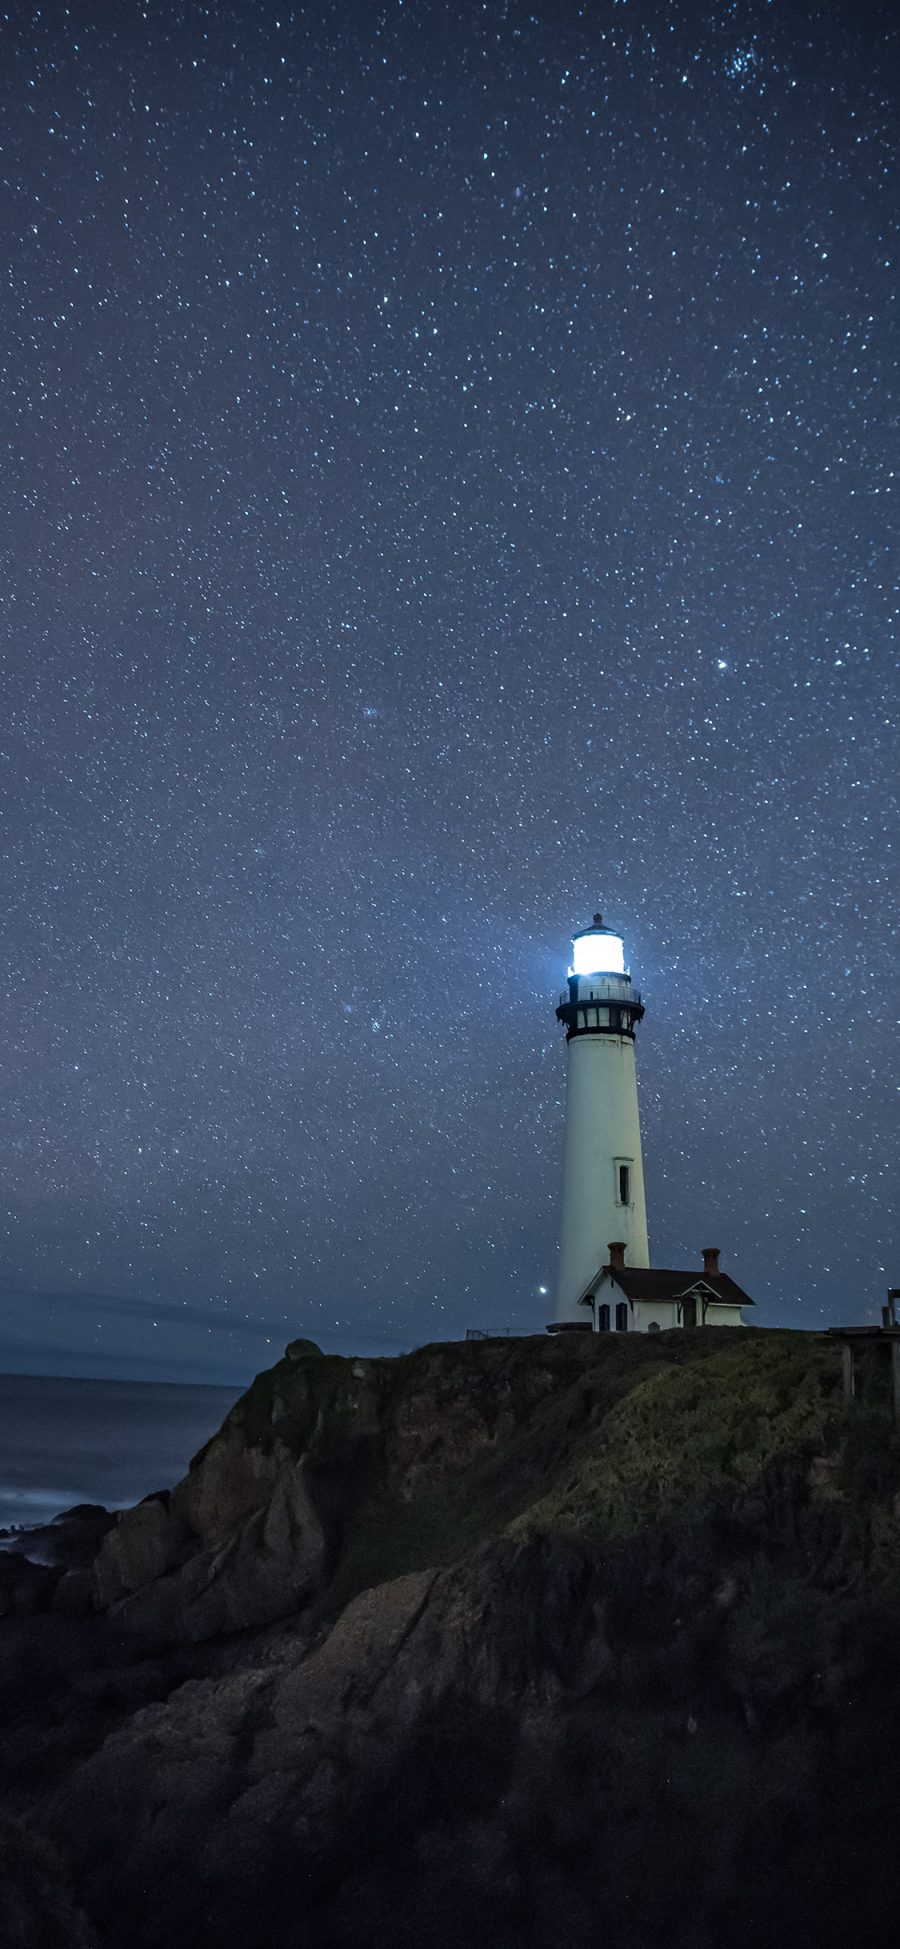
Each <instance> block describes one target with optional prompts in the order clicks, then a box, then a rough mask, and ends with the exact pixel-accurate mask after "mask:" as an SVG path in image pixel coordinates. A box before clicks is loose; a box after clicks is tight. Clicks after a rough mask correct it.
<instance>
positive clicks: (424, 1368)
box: [3, 1332, 900, 1949]
mask: <svg viewBox="0 0 900 1949" xmlns="http://www.w3.org/2000/svg"><path fill="white" fill-rule="evenodd" d="M862 1365H863V1369H865V1362H864V1361H863V1363H862ZM884 1379H885V1377H884V1376H882V1374H881V1373H880V1370H877V1369H876V1367H875V1366H874V1365H873V1368H872V1372H871V1374H868V1373H867V1372H865V1371H863V1374H862V1385H861V1390H860V1395H859V1397H858V1399H857V1401H856V1403H855V1404H853V1406H852V1407H851V1408H849V1409H848V1408H847V1406H846V1404H845V1403H844V1401H843V1398H842V1394H841V1384H840V1364H839V1357H838V1354H837V1351H836V1349H835V1348H834V1347H833V1346H831V1345H830V1344H829V1343H827V1342H826V1341H824V1340H820V1339H818V1338H817V1337H815V1336H806V1335H804V1336H801V1335H791V1334H765V1333H761V1332H757V1333H754V1334H752V1335H751V1334H747V1335H741V1336H737V1335H736V1336H734V1338H733V1339H731V1338H730V1337H729V1338H728V1340H727V1341H726V1339H725V1336H719V1335H715V1334H704V1333H702V1332H696V1333H692V1334H691V1333H682V1334H671V1335H660V1336H659V1337H658V1338H655V1339H654V1340H644V1341H640V1342H638V1341H637V1339H635V1340H633V1341H631V1342H627V1341H625V1340H624V1339H616V1338H613V1337H610V1338H609V1339H603V1338H599V1337H598V1338H589V1337H585V1338H581V1337H574V1336H573V1337H572V1338H570V1339H568V1340H560V1341H557V1342H553V1341H545V1340H541V1341H531V1342H527V1341H520V1342H506V1343H504V1342H499V1341H494V1342H488V1343H478V1344H476V1345H474V1346H455V1347H443V1348H430V1349H424V1350H423V1351H422V1352H420V1353H419V1354H416V1355H413V1356H410V1357H409V1358H408V1359H406V1360H401V1361H353V1362H342V1361H335V1360H332V1359H329V1358H326V1357H324V1356H321V1355H319V1354H318V1353H317V1352H315V1351H314V1350H311V1349H309V1348H308V1347H304V1346H303V1345H302V1343H301V1345H300V1347H298V1346H297V1345H296V1343H295V1344H294V1345H293V1346H292V1347H291V1349H289V1352H288V1355H286V1357H285V1359H284V1360H283V1361H282V1362H280V1363H279V1364H278V1366H277V1367H275V1368H274V1369H273V1370H272V1371H271V1372H270V1373H269V1374H266V1375H262V1376H260V1377H259V1379H258V1380H257V1381H256V1382H255V1383H254V1386H253V1387H252V1388H251V1389H250V1390H249V1391H248V1393H247V1395H245V1396H244V1398H243V1400H242V1401H240V1402H239V1403H238V1404H237V1406H236V1407H235V1409H234V1410H233V1412H232V1414H231V1415H230V1416H229V1417H228V1420H227V1421H226V1423H225V1426H224V1428H223V1429H222V1431H221V1432H220V1434H219V1435H218V1436H216V1437H215V1438H214V1439H213V1440H212V1441H211V1442H210V1443H209V1444H208V1446H207V1448H206V1449H205V1450H204V1451H203V1452H202V1453H201V1455H200V1456H198V1457H197V1458H196V1460H195V1462H194V1464H193V1465H192V1468H191V1470H190V1471H189V1474H188V1476H187V1477H186V1478H185V1481H184V1482H182V1483H181V1484H179V1486H178V1488H177V1489H176V1490H174V1491H173V1492H172V1494H171V1495H170V1496H168V1497H154V1498H150V1499H149V1500H148V1501H147V1502H144V1503H142V1504H140V1505H139V1506H138V1508H137V1509H135V1510H132V1511H129V1512H126V1513H125V1514H123V1515H122V1516H120V1517H119V1518H118V1520H117V1521H116V1523H115V1524H114V1526H113V1527H112V1528H110V1529H109V1531H108V1533H107V1534H106V1535H105V1537H104V1538H103V1540H102V1542H101V1545H100V1548H99V1552H98V1554H97V1556H96V1559H95V1562H94V1565H93V1568H92V1570H91V1572H90V1576H91V1592H92V1603H93V1605H94V1607H95V1608H94V1614H93V1616H92V1617H81V1618H78V1619H76V1620H70V1619H68V1618H66V1617H64V1616H62V1615H60V1614H59V1612H53V1611H52V1610H48V1609H46V1607H45V1609H44V1610H43V1611H39V1613H38V1615H36V1616H35V1617H34V1618H33V1619H32V1620H29V1621H27V1628H28V1631H30V1633H31V1635H30V1636H26V1621H22V1622H16V1621H15V1620H11V1621H10V1623H9V1624H8V1625H7V1626H6V1627H4V1628H5V1629H6V1631H7V1633H8V1634H11V1635H9V1637H8V1646H9V1647H11V1649H10V1650H8V1653H7V1657H8V1661H9V1664H10V1672H9V1694H8V1696H9V1698H10V1700H11V1701H12V1702H13V1705H12V1720H13V1730H12V1732H11V1734H9V1735H8V1738H7V1748H6V1752H5V1754H4V1755H3V1757H4V1759H5V1769H4V1770H5V1777H6V1781H7V1804H8V1811H9V1814H10V1815H11V1816H14V1817H15V1819H16V1820H20V1821H21V1820H25V1822H26V1823H27V1827H28V1830H29V1834H30V1835H32V1836H36V1837H37V1839H36V1841H35V1843H34V1844H35V1845H38V1846H40V1847H46V1848H48V1849H49V1850H50V1851H51V1854H50V1856H49V1857H48V1858H52V1860H53V1861H54V1862H58V1863H60V1864H61V1867H60V1874H61V1876H62V1877H63V1879H64V1880H65V1886H66V1889H67V1890H68V1891H69V1892H68V1893H67V1894H66V1897H65V1899H66V1900H70V1901H71V1903H72V1905H73V1909H72V1912H73V1914H74V1915H76V1917H77V1921H78V1926H79V1927H82V1925H83V1928H84V1929H85V1930H89V1931H92V1932H93V1933H94V1935H95V1936H96V1940H97V1942H98V1943H99V1944H100V1945H101V1949H113V1945H117V1944H118V1943H120V1942H122V1941H125V1940H127V1941H128V1942H129V1944H133V1945H134V1949H161V1945H163V1944H165V1945H166V1949H182V1946H183V1949H187V1945H188V1944H190V1945H192V1946H193V1945H194V1944H196V1943H197V1942H202V1943H203V1944H204V1949H313V1945H315V1946H316V1949H378V1946H379V1945H380V1944H382V1943H384V1944H388V1943H390V1944H391V1945H392V1949H393V1945H398V1949H419V1946H420V1945H421V1944H422V1943H425V1942H427V1943H428V1944H429V1946H430V1949H451V1946H453V1949H455V1945H461V1944H463V1943H468V1942H470V1941H484V1942H490V1943H491V1944H492V1945H497V1946H498V1949H513V1945H514V1944H515V1945H516V1949H520V1945H525V1946H526V1949H549V1946H550V1945H551V1944H555V1943H556V1942H558V1941H559V1940H560V1939H564V1940H565V1941H566V1942H567V1944H568V1945H569V1949H589V1946H590V1949H593V1945H594V1944H595V1943H596V1942H597V1941H601V1940H602V1941H603V1942H604V1943H607V1944H610V1945H613V1949H646V1945H648V1944H650V1943H652V1944H653V1945H654V1949H714V1945H715V1949H719V1946H720V1945H723V1944H726V1943H727V1944H728V1945H729V1949H731V1945H736V1949H759V1945H760V1944H767V1943H773V1944H774V1942H775V1941H776V1940H784V1939H789V1938H790V1937H792V1936H793V1937H795V1938H797V1939H800V1940H816V1941H817V1943H819V1944H820V1945H823V1949H825V1946H826V1945H827V1949H837V1945H838V1944H839V1943H840V1944H843V1943H844V1942H845V1941H847V1940H851V1939H852V1940H855V1941H858V1942H860V1943H861V1944H863V1945H865V1949H877V1946H878V1945H879V1944H880V1943H881V1942H885V1943H886V1942H887V1941H888V1940H892V1937H893V1928H894V1915H895V1912H896V1911H895V1903H896V1898H897V1895H898V1893H900V1871H898V1869H897V1867H896V1866H895V1862H894V1854H893V1851H892V1850H889V1849H886V1848H885V1846H884V1827H883V1810H884V1808H886V1807H890V1806H891V1805H892V1804H893V1797H894V1794H895V1791H896V1758H895V1755H896V1751H897V1738H898V1733H900V1657H898V1652H897V1645H898V1643H900V1631H898V1626H900V1522H898V1509H900V1445H898V1442H897V1438H896V1434H895V1431H894V1427H893V1422H892V1419H891V1413H890V1403H889V1400H888V1398H887V1395H886V1393H884V1392H883V1383H884ZM70 1574H71V1573H70ZM82 1574H83V1572H82ZM35 1631H37V1636H36V1637H35V1635H34V1633H35ZM62 1633H68V1637H67V1638H66V1639H65V1648H63V1643H64V1641H63V1638H62V1637H60V1634H62ZM16 1659H18V1661H19V1662H18V1676H19V1679H20V1680H21V1674H22V1672H23V1671H24V1672H25V1673H26V1681H25V1693H24V1695H23V1693H22V1692H21V1689H20V1691H19V1692H18V1693H16V1692H15V1688H14V1682H13V1680H14V1676H15V1674H14V1673H13V1671H12V1666H13V1665H14V1664H15V1661H16ZM29 1659H30V1660H31V1664H30V1667H29V1666H28V1660H29ZM23 1661H24V1662H23ZM42 1661H43V1662H42ZM29 1669H30V1672H31V1680H30V1681H29V1679H28V1676H27V1674H28V1671H29ZM29 1682H30V1683H31V1691H30V1692H29V1689H28V1688H29ZM29 1845H32V1842H31V1841H29ZM66 1877H70V1879H68V1880H66V1879H65V1878H66ZM73 1926H74V1925H73ZM85 1940H88V1938H87V1937H85Z"/></svg>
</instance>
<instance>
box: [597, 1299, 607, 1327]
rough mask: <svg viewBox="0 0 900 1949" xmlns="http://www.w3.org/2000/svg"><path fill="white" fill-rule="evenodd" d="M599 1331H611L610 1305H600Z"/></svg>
mask: <svg viewBox="0 0 900 1949" xmlns="http://www.w3.org/2000/svg"><path fill="white" fill-rule="evenodd" d="M597 1332H598V1333H608V1332H609V1307H608V1306H598V1308H597Z"/></svg>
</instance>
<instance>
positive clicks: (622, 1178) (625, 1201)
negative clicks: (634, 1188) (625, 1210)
mask: <svg viewBox="0 0 900 1949" xmlns="http://www.w3.org/2000/svg"><path fill="white" fill-rule="evenodd" d="M616 1172H617V1175H618V1180H619V1203H620V1205H630V1203H631V1165H630V1164H617V1165H616Z"/></svg>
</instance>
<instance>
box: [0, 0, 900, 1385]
mask: <svg viewBox="0 0 900 1949" xmlns="http://www.w3.org/2000/svg"><path fill="white" fill-rule="evenodd" d="M898 84H900V26H898V18H897V14H896V10H895V8H894V6H893V5H891V4H884V5H868V6H867V5H865V4H863V5H860V4H859V0H852V4H851V0H833V3H832V4H829V6H828V7H827V8H825V7H822V8H816V9H810V8H809V7H808V5H807V4H802V5H801V4H796V5H787V4H781V0H773V3H772V4H762V0H733V4H724V5H720V6H707V5H697V4H691V0H671V4H664V0H594V4H590V5H578V4H575V3H574V0H528V3H527V4H519V3H518V0H506V3H504V0H490V4H486V5H483V6H481V5H476V4H471V5H469V4H464V3H463V0H457V4H454V5H450V4H442V3H441V0H406V4H399V0H386V4H372V0H333V3H332V4H329V3H328V0H319V4H311V5H309V6H306V7H291V6H290V5H285V6H284V7H283V8H282V7H280V6H279V5H277V4H275V0H252V3H251V0H246V3H245V4H243V5H239V6H235V5H229V4H221V5H210V6H202V5H197V4H193V3H192V0H187V4H186V5H178V6H176V5H174V4H166V3H165V0H160V3H159V4H155V5H150V4H146V5H145V4H138V3H137V0H117V4H116V5H115V6H108V7H106V6H103V7H101V6H99V5H98V4H97V0H75V4H73V5H71V6H69V7H64V6H62V5H60V4H57V3H56V0H52V3H51V4H49V5H45V6H42V7H40V8H36V7H35V8H34V9H32V8H30V7H27V6H23V7H21V8H19V9H18V10H16V12H15V13H14V15H13V17H12V21H11V22H10V20H9V18H7V22H6V25H5V27H4V29H3V58H2V63H0V96H2V114H0V131H2V156H0V166H2V182H3V196H2V205H0V210H2V224H3V248H2V266H3V276H4V290H5V298H4V330H3V334H2V359H3V376H2V413H3V424H4V435H3V441H4V455H5V464H4V468H3V481H4V496H5V502H6V505H5V509H4V516H3V522H2V529H0V540H2V548H3V555H4V572H3V578H2V590H0V595H2V606H3V620H4V630H5V656H4V677H3V699H2V729H0V791H2V809H3V820H4V834H3V840H2V847H3V861H2V865H3V881H4V888H5V892H4V903H3V911H4V919H3V942H2V966H3V1005H2V1016H0V1026H2V1042H3V1053H2V1068H3V1077H4V1083H3V1111H2V1119H0V1160H2V1173H0V1204H2V1215H3V1225H2V1231H3V1256H2V1298H0V1364H2V1365H4V1366H6V1367H10V1368H18V1369H20V1370H21V1369H25V1368H37V1369H38V1370H40V1369H46V1370H49V1371H55V1372H70V1373H77V1372H92V1373H100V1374H102V1373H106V1372H112V1371H114V1372H118V1373H120V1374H135V1375H142V1376H145V1377H149V1376H152V1375H154V1374H158V1375H160V1376H162V1375H176V1376H177V1375H181V1376H183V1377H184V1378H186V1379H187V1378H209V1379H211V1380H219V1379H223V1378H232V1377H234V1378H237V1379H241V1378H243V1377H249V1375H250V1374H252V1373H253V1372H254V1371H255V1370H256V1368H257V1367H259V1366H262V1365H266V1364H268V1363H269V1362H270V1361H271V1360H272V1359H273V1358H274V1357H275V1356H276V1355H277V1354H278V1353H279V1352H280V1350H281V1347H282V1346H283V1344H284V1341H285V1340H286V1339H287V1338H290V1337H292V1336H293V1335H294V1334H297V1333H308V1334H310V1335H312V1336H313V1337H315V1338H317V1339H319V1340H320V1341H321V1342H322V1344H324V1345H327V1346H330V1347H334V1348H335V1349H337V1350H343V1351H348V1350H350V1349H357V1350H359V1351H377V1350H382V1351H386V1352H387V1351H392V1350H394V1349H395V1348H398V1347H400V1346H402V1345H409V1344H412V1343H415V1342H417V1341H421V1340H423V1339H427V1338H435V1337H444V1336H447V1335H450V1336H456V1335H459V1334H461V1333H462V1332H464V1330H465V1328H466V1327H467V1326H468V1325H473V1324H481V1325H489V1326H505V1325H506V1324H508V1323H510V1322H512V1323H513V1324H515V1325H516V1326H518V1327H520V1328H524V1327H530V1328H532V1329H535V1330H536V1329H539V1328H540V1327H541V1326H542V1325H543V1322H544V1321H545V1319H548V1318H550V1317H551V1316H552V1287H553V1278H554V1269H555V1256H556V1230H557V1222H558V1208H559V1190H560V1170H561V1159H562V1137H563V1104H564V1085H565V1044H564V1039H563V1035H562V1031H561V1030H560V1029H559V1027H558V1026H557V1024H556V1022H555V1020H554V1008H555V1005H556V1001H557V998H558V990H559V989H560V987H561V986H562V984H563V981H564V976H565V968H566V961H567V956H568V952H569V936H570V935H571V933H572V931H573V929H574V928H575V927H578V926H582V925H584V924H586V923H587V921H588V920H589V919H590V915H591V913H592V912H593V910H594V908H595V907H596V906H598V905H599V906H602V908H603V911H604V915H605V917H606V918H607V919H608V920H609V921H610V922H611V923H612V924H614V925H615V926H617V927H618V928H619V929H620V931H621V932H622V933H623V934H624V936H625V940H626V948H627V953H628V958H629V961H630V965H631V969H632V973H633V976H634V978H635V980H636V981H637V983H638V985H639V986H640V987H641V989H642V990H643V993H644V998H645V1002H646V1005H647V1016H646V1020H645V1022H644V1023H643V1025H642V1027H641V1029H640V1031H639V1037H638V1074H639V1088H640V1092H641V1108H642V1118H643V1133H644V1153H645V1165H646V1175H647V1195H648V1211H649V1219H650V1237H651V1253H652V1256H653V1260H654V1262H655V1263H656V1264H661V1265H676V1266H680V1265H684V1266H693V1265H697V1266H699V1263H700V1260H699V1251H700V1247H701V1246H703V1245H706V1244H710V1243H712V1244H718V1245H720V1246H721V1248H722V1254H723V1266H724V1268H725V1269H727V1270H728V1271H730V1272H731V1273H732V1274H733V1276H734V1277H735V1278H737V1279H738V1281H739V1282H740V1283H741V1284H742V1285H743V1286H744V1287H745V1288H746V1289H747V1290H748V1291H750V1292H751V1293H752V1294H753V1296H754V1297H755V1299H756V1300H757V1303H758V1311H757V1316H756V1317H757V1320H758V1321H759V1323H761V1324H783V1323H788V1324H791V1325H802V1326H808V1327H812V1328H814V1327H819V1326H822V1325H824V1324H830V1323H832V1322H837V1321H841V1320H844V1321H846V1320H849V1319H859V1318H863V1317H866V1316H869V1317H875V1315H874V1313H873V1312H872V1309H873V1308H877V1307H878V1305H879V1304H880V1302H881V1299H882V1298H883V1295H884V1289H885V1287H886V1286H887V1285H888V1284H897V1283H900V1239H898V1234H897V1219H896V1215H895V1214H896V1206H897V1199H896V1186H897V1168H898V1151H900V1131H898V1118H897V1090H896V1064H895V1062H892V1058H895V1052H896V1017H897V1000H898V995H897V948H896V943H895V938H894V931H895V925H896V919H895V916H896V906H895V902H894V894H895V891H896V844H895V842H896V781H897V776H898V756H897V744H896V738H895V726H896V718H897V709H898V701H900V699H898V690H900V682H898V663H897V654H896V634H895V618H896V613H897V606H898V605H897V601H896V586H892V584H894V585H895V575H894V573H893V571H895V569H896V557H895V556H894V543H895V537H896V498H897V497H896V492H895V468H896V465H897V416H896V406H897V398H896V385H895V375H896V362H897V350H898V336H897V316H896V296H897V289H898V270H897V263H898V235H897V180H896V175H895V174H894V175H893V180H892V166H893V169H894V170H895V168H896V161H897V155H896V151H897V148H898V146H900V137H898V128H900V115H898V94H900V85H898ZM542 1286H547V1287H549V1288H550V1289H551V1296H548V1297H544V1296H543V1295H542V1294H541V1292H540V1288H541V1287H542Z"/></svg>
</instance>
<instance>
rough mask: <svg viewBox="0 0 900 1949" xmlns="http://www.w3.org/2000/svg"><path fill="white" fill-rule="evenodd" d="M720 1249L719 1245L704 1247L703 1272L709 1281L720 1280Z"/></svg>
mask: <svg viewBox="0 0 900 1949" xmlns="http://www.w3.org/2000/svg"><path fill="white" fill-rule="evenodd" d="M720 1249H721V1248H720V1247H719V1246H718V1245H704V1247H703V1270H704V1272H705V1273H706V1277H707V1279H718V1277H719V1252H720Z"/></svg>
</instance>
